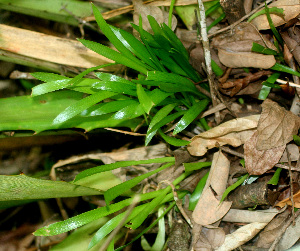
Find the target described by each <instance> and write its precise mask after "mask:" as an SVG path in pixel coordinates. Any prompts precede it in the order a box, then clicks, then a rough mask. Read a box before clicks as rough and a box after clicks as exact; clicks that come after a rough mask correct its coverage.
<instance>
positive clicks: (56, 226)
mask: <svg viewBox="0 0 300 251" xmlns="http://www.w3.org/2000/svg"><path fill="white" fill-rule="evenodd" d="M160 192H161V191H154V192H150V193H146V194H141V195H140V196H141V197H140V201H144V200H149V199H152V198H155V197H156V196H158V195H159V194H160ZM131 203H132V198H129V199H126V200H122V201H120V202H118V203H114V204H111V205H109V207H99V208H97V209H94V210H91V211H88V212H85V213H82V214H79V215H76V216H74V217H72V218H69V219H67V220H64V221H60V222H55V223H53V224H50V225H48V226H45V227H42V228H40V229H38V230H36V231H35V232H34V235H35V236H53V235H58V234H61V233H65V232H68V231H71V230H74V229H76V228H78V227H81V226H83V225H85V224H88V223H90V222H92V221H94V220H97V219H100V218H102V217H105V216H107V215H110V214H112V213H115V212H118V211H119V210H121V209H123V208H124V207H127V206H129V205H130V204H131Z"/></svg>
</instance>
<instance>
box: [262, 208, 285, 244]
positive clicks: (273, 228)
mask: <svg viewBox="0 0 300 251" xmlns="http://www.w3.org/2000/svg"><path fill="white" fill-rule="evenodd" d="M289 215H290V212H289V211H288V210H285V211H284V212H283V213H281V214H278V215H277V216H276V217H275V218H274V219H273V220H272V221H270V223H269V224H268V225H267V226H266V227H265V229H264V230H263V231H262V232H261V233H260V234H259V237H258V240H257V242H256V247H259V248H270V247H271V245H272V243H273V242H274V240H275V239H276V237H277V235H278V233H279V232H280V231H281V228H282V226H283V224H285V221H286V220H287V218H288V217H289Z"/></svg>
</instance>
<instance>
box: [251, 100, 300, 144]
mask: <svg viewBox="0 0 300 251" xmlns="http://www.w3.org/2000/svg"><path fill="white" fill-rule="evenodd" d="M299 127H300V118H299V117H298V116H296V115H295V114H293V113H292V112H290V111H287V110H285V109H284V108H283V107H281V106H279V105H278V104H277V103H276V102H274V101H271V100H270V99H266V100H265V101H264V102H263V104H262V113H261V116H260V119H259V122H258V126H257V132H258V140H257V145H256V148H257V149H258V150H267V149H271V148H274V147H278V146H285V145H286V144H287V143H289V142H290V141H291V140H292V139H293V135H294V134H297V132H298V129H299Z"/></svg>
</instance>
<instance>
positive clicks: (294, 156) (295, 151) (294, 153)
mask: <svg viewBox="0 0 300 251" xmlns="http://www.w3.org/2000/svg"><path fill="white" fill-rule="evenodd" d="M286 148H287V149H288V151H289V154H290V160H291V161H297V160H298V159H299V147H298V146H297V145H295V144H288V145H287V146H286ZM279 162H288V157H287V151H286V149H285V150H284V152H283V154H282V156H281V159H280V160H279Z"/></svg>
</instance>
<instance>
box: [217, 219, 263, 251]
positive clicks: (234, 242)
mask: <svg viewBox="0 0 300 251" xmlns="http://www.w3.org/2000/svg"><path fill="white" fill-rule="evenodd" d="M266 225H267V223H260V222H254V223H250V224H248V225H246V226H243V227H241V228H239V229H238V230H236V231H235V232H233V233H232V234H228V235H226V237H225V242H224V244H223V245H222V246H221V247H219V248H218V249H216V251H228V250H233V249H235V248H238V247H239V246H241V245H243V244H244V243H246V242H247V241H249V240H251V239H252V238H253V237H254V236H255V235H256V234H257V233H258V232H259V231H260V230H262V229H263V228H264V227H265V226H266Z"/></svg>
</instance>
